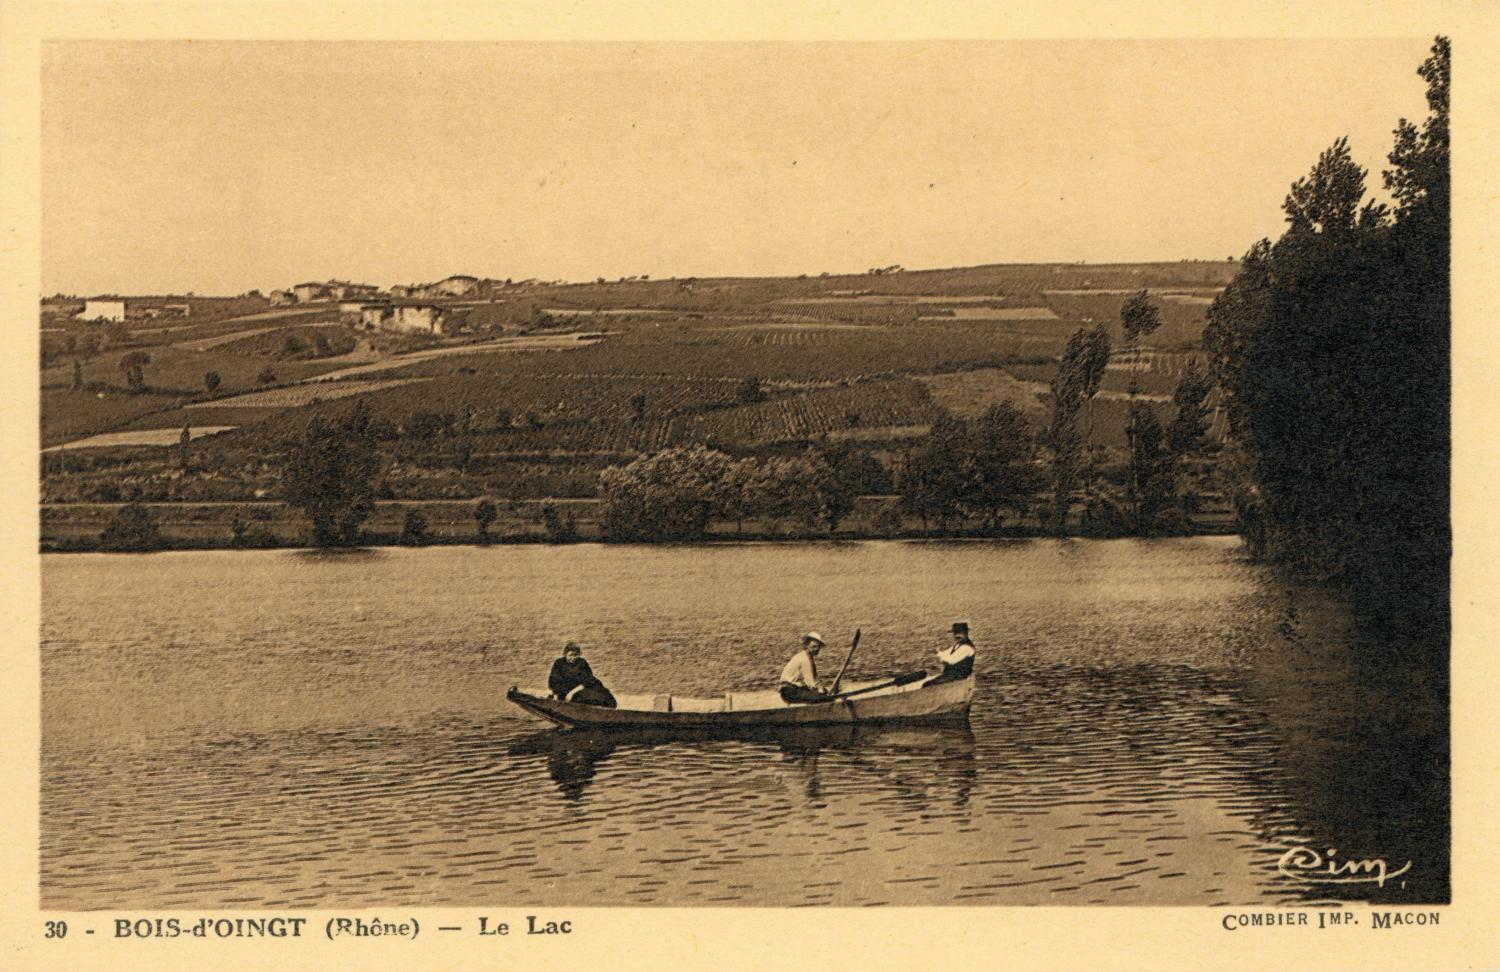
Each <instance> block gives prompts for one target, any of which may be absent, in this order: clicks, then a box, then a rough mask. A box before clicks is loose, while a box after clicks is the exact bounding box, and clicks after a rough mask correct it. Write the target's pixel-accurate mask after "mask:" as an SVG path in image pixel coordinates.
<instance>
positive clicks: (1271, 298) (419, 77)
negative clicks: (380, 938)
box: [0, 20, 1485, 968]
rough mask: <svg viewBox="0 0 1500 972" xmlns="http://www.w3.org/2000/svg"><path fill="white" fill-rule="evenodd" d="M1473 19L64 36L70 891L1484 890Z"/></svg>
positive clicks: (435, 895)
mask: <svg viewBox="0 0 1500 972" xmlns="http://www.w3.org/2000/svg"><path fill="white" fill-rule="evenodd" d="M1443 25H1444V21H1441V20H1437V21H1434V26H1433V29H1431V30H1428V31H1426V32H1417V33H1412V32H1406V33H1403V34H1401V35H1399V36H1397V35H1394V34H1393V35H1391V36H1381V37H1373V36H1364V35H1359V36H1355V35H1350V36H1344V37H1339V36H1327V37H1317V38H1312V37H1274V36H1268V37H1263V38H1259V39H1248V38H1245V39H1237V38H1222V37H1219V38H1211V37H1200V38H1192V37H1181V38H1152V37H1141V38H1133V39H1132V38H1124V37H1098V38H1083V37H1080V38H1074V39H1067V38H1034V39H1033V38H1026V39H1022V38H1009V39H974V40H942V39H936V40H915V39H908V40H889V41H843V40H813V41H793V40H724V41H718V40H715V41H708V40H623V39H622V40H570V41H541V40H473V41H466V40H457V39H446V40H421V39H390V40H370V39H360V38H358V37H357V36H351V37H349V38H347V39H338V38H334V39H326V38H317V39H314V38H309V39H300V40H291V39H214V38H213V37H190V36H183V37H181V38H174V39H152V38H140V39H134V38H130V37H108V38H97V37H95V38H90V37H72V36H69V37H52V38H47V39H43V40H42V41H41V43H40V79H39V102H40V104H39V108H40V129H39V135H40V137H39V142H38V156H39V158H38V161H39V170H40V184H39V200H38V201H39V213H40V235H39V241H40V274H39V279H40V288H39V290H38V292H37V293H36V294H35V295H34V297H33V298H32V299H31V303H30V307H31V308H32V312H34V313H35V314H36V315H37V318H36V320H37V321H38V324H37V325H36V326H37V328H38V331H37V339H36V346H37V347H39V352H38V354H39V357H38V373H37V381H38V398H37V405H36V408H37V412H36V415H37V420H38V422H39V443H38V444H37V445H36V446H34V447H33V448H34V449H35V450H36V451H35V452H34V453H33V455H35V456H38V457H39V458H37V459H35V460H34V461H36V462H37V466H36V467H35V468H36V470H37V476H38V484H37V488H38V500H39V505H38V507H37V509H36V514H35V523H36V529H37V531H38V532H37V533H36V535H35V536H36V542H37V548H36V549H37V551H39V561H38V563H39V567H38V568H37V569H38V572H39V573H38V577H39V582H38V583H39V590H40V632H39V645H38V646H37V648H36V653H37V659H38V661H37V664H38V666H39V699H40V701H39V721H38V727H39V740H38V746H37V753H36V758H37V772H38V774H39V777H38V781H37V792H36V794H35V800H36V807H37V809H36V825H37V833H36V848H37V850H36V853H37V858H36V877H35V882H36V883H35V888H34V892H33V893H34V895H35V897H36V899H37V900H38V901H39V907H40V908H41V911H42V913H43V914H46V913H49V912H57V913H59V914H62V913H66V914H68V915H71V916H75V917H73V918H72V919H70V920H71V921H72V924H73V926H74V928H75V937H77V935H81V934H83V931H82V930H81V929H82V927H83V926H82V925H81V924H80V921H86V920H88V916H89V915H90V914H95V915H97V916H98V917H97V925H91V926H89V927H90V930H89V931H88V932H87V933H88V934H91V935H92V934H94V933H95V932H94V929H95V928H97V931H98V935H97V936H96V937H97V938H104V937H110V938H113V939H119V938H138V939H150V938H163V937H173V936H170V935H168V934H167V932H166V931H164V929H166V930H170V929H173V928H178V929H181V930H182V933H183V934H188V933H190V932H189V931H188V929H190V928H191V927H192V925H191V922H192V921H198V920H199V918H198V916H199V915H208V916H212V917H211V918H209V919H204V920H205V921H208V922H209V923H208V925H207V926H206V929H207V937H210V938H211V937H214V936H215V934H218V935H221V936H222V935H223V934H224V933H223V932H222V931H219V932H215V931H214V928H215V926H214V924H213V921H214V920H223V921H231V920H234V921H241V920H243V921H251V922H260V924H259V925H253V924H252V925H250V926H235V928H236V931H235V936H236V937H246V936H247V935H249V934H250V932H247V931H246V928H249V929H251V932H253V933H254V934H257V935H266V936H271V935H275V934H277V933H276V932H273V931H270V930H269V929H270V928H271V925H269V924H267V922H274V921H282V922H296V921H298V920H299V919H298V916H303V919H304V920H305V916H306V915H308V914H310V913H314V912H330V911H332V912H335V913H337V914H339V915H348V916H350V917H349V918H348V919H347V921H349V922H350V924H348V925H345V926H339V925H337V923H336V922H337V919H330V920H329V924H328V926H327V929H326V933H327V934H326V937H327V938H328V939H329V940H334V939H336V938H337V937H338V935H339V934H348V935H386V936H392V937H402V936H405V935H409V934H413V933H410V932H408V931H407V930H406V926H405V925H404V924H401V922H402V921H403V920H404V919H399V918H398V916H400V915H405V914H407V913H409V912H413V911H414V910H418V909H461V910H466V912H465V913H466V914H468V916H469V917H467V918H466V919H465V920H464V921H463V922H462V924H460V923H459V922H458V921H457V920H455V921H454V922H452V923H450V925H449V926H448V927H446V928H444V929H439V930H434V931H426V930H425V929H424V930H423V932H422V933H421V934H423V935H440V934H442V932H443V931H447V932H450V933H452V934H454V935H455V936H456V935H458V934H459V933H460V931H461V932H462V933H463V934H465V935H468V934H477V935H480V936H484V935H495V934H498V935H505V934H513V935H518V936H528V937H529V936H533V935H535V936H567V935H569V934H573V933H574V927H575V926H577V925H578V924H579V920H578V915H584V914H587V912H586V911H580V910H578V909H594V908H617V909H639V913H640V914H641V915H642V917H643V920H654V919H652V916H653V915H660V914H662V913H664V912H668V913H670V914H672V915H676V916H677V918H678V919H679V920H691V918H690V917H686V916H685V915H684V911H683V910H684V909H688V910H689V911H690V912H692V913H697V914H703V915H705V916H708V915H712V914H716V913H719V912H721V911H723V910H726V909H727V910H730V911H733V910H735V909H766V908H774V909H783V908H810V909H812V912H811V914H810V915H809V916H808V917H811V918H813V919H814V920H819V919H818V916H819V915H823V916H825V919H824V920H827V918H828V917H830V916H834V915H838V914H841V913H842V909H850V908H861V907H872V908H874V909H875V910H876V911H879V910H881V909H909V908H914V907H920V908H926V909H932V910H931V911H929V912H919V913H916V914H923V913H926V914H934V915H936V914H948V913H953V914H958V913H961V912H963V913H967V912H964V911H963V910H964V909H993V911H981V912H974V913H975V914H987V913H1004V914H1007V915H1009V914H1012V913H1015V912H1024V911H1026V910H1028V909H1030V910H1033V911H1034V910H1037V909H1036V906H1050V907H1053V908H1057V907H1062V908H1066V909H1070V910H1071V912H1070V913H1071V914H1072V915H1074V919H1072V920H1077V921H1083V920H1086V918H1087V916H1088V914H1089V912H1090V911H1091V910H1098V909H1103V908H1122V907H1123V908H1136V909H1141V908H1143V906H1157V907H1160V906H1168V907H1173V908H1196V909H1199V911H1200V912H1201V913H1202V914H1203V915H1204V916H1205V917H1204V918H1203V919H1202V920H1201V922H1202V923H1203V924H1205V925H1206V926H1211V927H1212V929H1213V930H1214V931H1215V933H1220V934H1221V933H1222V932H1241V933H1243V934H1246V935H1248V934H1253V933H1262V934H1264V933H1265V932H1266V927H1267V926H1298V925H1300V926H1308V925H1309V923H1310V924H1311V925H1312V926H1316V927H1319V928H1321V927H1324V926H1325V925H1327V924H1328V923H1333V924H1338V923H1339V922H1340V921H1346V922H1348V923H1350V924H1354V923H1356V918H1355V915H1356V912H1355V911H1354V910H1352V909H1356V908H1357V909H1358V911H1357V914H1358V918H1357V923H1359V924H1361V925H1362V926H1370V925H1372V924H1373V927H1374V928H1375V929H1381V928H1399V927H1400V926H1402V925H1412V926H1417V925H1429V924H1430V925H1433V926H1437V925H1439V924H1440V923H1442V922H1443V920H1444V918H1443V916H1444V914H1445V913H1446V909H1447V908H1448V907H1449V906H1450V905H1451V904H1454V903H1455V891H1454V887H1455V885H1454V879H1453V874H1452V868H1453V863H1454V860H1453V858H1454V855H1453V852H1452V850H1451V847H1450V843H1451V838H1452V833H1453V825H1452V821H1453V806H1452V794H1453V790H1454V786H1453V782H1452V780H1453V776H1452V761H1451V752H1452V749H1453V746H1454V743H1455V740H1454V738H1453V730H1452V728H1451V727H1452V721H1451V719H1450V713H1451V704H1450V693H1451V687H1452V683H1453V679H1452V677H1451V672H1452V669H1451V667H1450V647H1451V642H1452V631H1453V609H1452V601H1453V598H1452V595H1451V593H1450V563H1451V559H1452V554H1453V527H1452V515H1451V512H1452V511H1451V508H1450V494H1451V491H1452V487H1453V481H1452V467H1453V446H1452V442H1453V429H1452V420H1451V418H1450V408H1451V402H1452V387H1453V381H1452V367H1453V365H1452V362H1453V355H1452V340H1453V338H1452V335H1453V321H1452V318H1453V313H1452V309H1451V294H1452V284H1451V282H1450V281H1451V270H1450V267H1451V264H1452V248H1453V244H1452V240H1453V233H1452V216H1451V213H1452V210H1453V205H1452V202H1451V198H1452V194H1451V191H1450V185H1451V181H1452V180H1451V175H1450V80H1451V77H1452V69H1451V62H1452V60H1453V59H1454V58H1455V57H1457V59H1458V60H1459V61H1460V75H1459V77H1460V79H1462V77H1463V72H1464V70H1465V65H1466V64H1469V63H1470V62H1471V61H1472V60H1474V59H1482V58H1483V57H1484V56H1485V55H1484V54H1483V53H1482V52H1481V50H1480V49H1479V48H1477V47H1476V46H1475V45H1473V44H1469V45H1468V46H1465V45H1464V43H1463V38H1462V36H1458V37H1457V38H1455V37H1453V36H1450V34H1449V33H1446V32H1444V30H1443ZM1249 26H1250V25H1248V24H1247V31H1246V32H1247V34H1252V33H1253V31H1251V30H1249V29H1248V28H1249ZM1458 90H1459V92H1460V94H1459V98H1458V99H1457V100H1458V102H1459V104H1460V105H1461V104H1462V97H1463V94H1462V92H1463V90H1464V89H1463V87H1462V84H1460V87H1459V89H1458ZM1459 117H1460V119H1462V118H1463V117H1465V116H1464V115H1463V113H1462V112H1460V115H1459ZM33 556H36V554H35V553H33ZM499 905H504V906H505V909H506V916H504V917H505V921H507V922H509V923H510V924H511V925H513V926H514V927H511V928H509V930H508V931H498V932H497V931H496V928H497V922H498V921H499V920H500V919H498V918H497V917H496V914H498V912H496V911H495V909H496V907H497V906H499ZM377 907H378V908H379V909H381V910H380V911H379V916H381V917H375V912H373V911H371V910H370V909H372V908H377ZM487 909H488V910H487ZM694 909H696V911H693V910H694ZM237 913H244V914H245V915H263V916H268V917H263V918H253V917H252V918H235V917H234V916H235V915H236V914H237ZM417 913H420V912H419V911H418V912H417ZM890 913H891V915H892V916H893V915H894V914H897V913H899V914H901V915H903V916H906V915H911V914H913V913H912V912H908V911H905V910H900V911H895V910H892V911H891V912H890ZM1147 913H1148V912H1146V911H1144V910H1142V911H1140V914H1142V915H1145V914H1147ZM773 914H774V913H773ZM789 914H790V913H789ZM126 916H129V919H128V920H127V918H126ZM174 916H176V917H174ZM117 917H118V919H119V920H118V921H117V920H116V919H117ZM876 917H877V918H878V916H876ZM190 919H191V920H190ZM731 920H733V919H732V918H731ZM769 920H771V921H772V922H774V921H776V920H778V919H776V918H774V917H772V918H770V919H769ZM888 920H889V919H888ZM902 920H903V921H904V920H905V919H904V918H903V919H902ZM920 920H921V919H919V922H920ZM163 921H166V922H167V924H165V925H164V924H162V922H163ZM153 922H154V924H153ZM278 927H280V926H278ZM285 927H286V928H294V927H295V928H300V926H299V925H287V926H285ZM498 927H500V928H507V927H508V926H507V925H498ZM122 928H123V929H124V930H123V931H122V930H121V929H122ZM257 929H258V930H257ZM340 929H342V930H340ZM1274 930H1276V931H1282V929H1281V928H1279V927H1275V928H1274ZM324 931H325V929H324V928H323V927H322V926H321V925H319V924H318V921H317V920H315V922H314V927H313V929H312V932H309V933H308V934H312V933H316V935H318V936H320V937H322V936H323V935H324ZM52 932H55V928H54V929H52V931H51V932H49V935H48V937H54V935H53V934H52ZM1416 932H1417V930H1416V929H1413V930H1412V932H1411V934H1415V933H1416ZM58 937H60V936H58ZM200 937H203V936H200ZM0 964H3V963H0ZM877 964H878V963H877ZM882 967H884V966H882ZM910 967H911V968H917V967H925V966H922V965H921V964H920V963H916V964H913V965H911V966H910ZM933 967H938V966H933Z"/></svg>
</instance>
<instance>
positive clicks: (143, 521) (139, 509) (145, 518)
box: [99, 503, 162, 551]
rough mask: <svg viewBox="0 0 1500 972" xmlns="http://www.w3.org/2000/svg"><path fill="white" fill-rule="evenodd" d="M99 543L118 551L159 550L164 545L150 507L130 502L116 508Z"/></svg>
mask: <svg viewBox="0 0 1500 972" xmlns="http://www.w3.org/2000/svg"><path fill="white" fill-rule="evenodd" d="M99 545H100V546H101V547H103V548H104V549H105V550H116V551H142V550H159V549H161V546H162V538H161V531H160V530H159V529H158V527H157V525H156V517H155V516H153V515H152V514H151V511H150V510H149V509H147V508H146V507H144V506H141V505H139V504H138V503H129V504H127V505H125V506H122V507H120V508H119V509H118V510H116V511H115V515H114V516H112V517H111V518H110V521H109V523H107V524H105V527H104V532H103V533H101V534H100V536H99Z"/></svg>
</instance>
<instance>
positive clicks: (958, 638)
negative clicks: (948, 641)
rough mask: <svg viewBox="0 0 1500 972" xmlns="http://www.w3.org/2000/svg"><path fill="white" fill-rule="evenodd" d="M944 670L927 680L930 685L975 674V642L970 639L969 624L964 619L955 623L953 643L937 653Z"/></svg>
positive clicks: (956, 680)
mask: <svg viewBox="0 0 1500 972" xmlns="http://www.w3.org/2000/svg"><path fill="white" fill-rule="evenodd" d="M937 656H938V661H940V662H942V663H943V670H942V671H941V672H939V673H938V674H937V675H936V676H934V677H933V678H931V679H929V680H928V681H927V684H928V685H937V684H938V683H940V682H960V681H963V680H964V679H966V678H968V677H969V676H970V675H973V674H974V642H972V641H970V640H969V625H968V624H967V623H966V622H963V621H955V622H954V623H953V644H952V645H951V646H950V647H948V648H944V649H942V650H940V651H939V652H938V653H937Z"/></svg>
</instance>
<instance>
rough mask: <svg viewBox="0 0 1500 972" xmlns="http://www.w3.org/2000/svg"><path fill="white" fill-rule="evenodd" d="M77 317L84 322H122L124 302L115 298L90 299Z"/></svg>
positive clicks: (84, 303) (85, 302)
mask: <svg viewBox="0 0 1500 972" xmlns="http://www.w3.org/2000/svg"><path fill="white" fill-rule="evenodd" d="M78 316H79V317H80V318H81V319H83V320H85V321H123V320H124V319H125V301H123V300H121V299H119V298H116V297H90V298H89V299H88V300H85V301H84V302H83V310H81V311H79V312H78Z"/></svg>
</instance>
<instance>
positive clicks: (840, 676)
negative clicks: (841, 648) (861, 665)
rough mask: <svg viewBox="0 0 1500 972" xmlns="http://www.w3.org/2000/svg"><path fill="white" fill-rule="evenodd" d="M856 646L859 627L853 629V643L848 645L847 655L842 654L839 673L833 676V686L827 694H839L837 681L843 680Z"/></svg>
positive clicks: (857, 644)
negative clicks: (841, 664) (842, 658)
mask: <svg viewBox="0 0 1500 972" xmlns="http://www.w3.org/2000/svg"><path fill="white" fill-rule="evenodd" d="M858 647H859V629H858V628H855V629H854V643H853V644H851V645H850V646H849V654H847V655H845V656H844V664H843V667H841V668H840V669H839V673H838V674H837V675H835V676H834V677H833V687H832V688H831V689H829V690H828V694H829V695H838V694H839V683H840V682H842V681H843V680H844V673H845V672H847V671H848V670H849V659H851V658H853V657H854V649H856V648H858Z"/></svg>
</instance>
